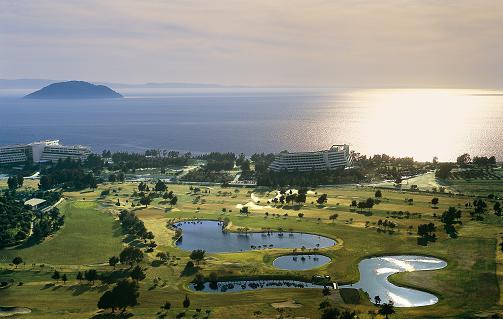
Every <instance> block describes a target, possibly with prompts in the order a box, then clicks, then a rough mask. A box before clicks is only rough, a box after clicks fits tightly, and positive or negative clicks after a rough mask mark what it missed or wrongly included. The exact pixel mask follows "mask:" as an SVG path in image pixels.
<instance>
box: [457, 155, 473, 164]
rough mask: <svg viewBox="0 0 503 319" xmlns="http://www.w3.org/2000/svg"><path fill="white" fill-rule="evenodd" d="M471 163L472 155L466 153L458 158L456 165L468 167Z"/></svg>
mask: <svg viewBox="0 0 503 319" xmlns="http://www.w3.org/2000/svg"><path fill="white" fill-rule="evenodd" d="M470 162H471V157H470V154H468V153H465V154H462V155H459V156H458V157H457V158H456V163H457V164H458V165H466V164H468V163H470Z"/></svg>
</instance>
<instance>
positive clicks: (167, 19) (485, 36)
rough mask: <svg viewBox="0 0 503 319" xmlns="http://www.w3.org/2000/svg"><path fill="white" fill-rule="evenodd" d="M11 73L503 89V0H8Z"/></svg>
mask: <svg viewBox="0 0 503 319" xmlns="http://www.w3.org/2000/svg"><path fill="white" fill-rule="evenodd" d="M0 78H7V79H14V78H45V79H68V80H69V79H78V80H88V81H100V82H121V83H144V82H196V83H218V84H226V85H252V86H335V87H390V86H391V87H449V88H452V87H460V88H503V1H501V0H438V1H434V0H422V1H419V0H416V1H414V0H408V1H407V0H379V1H376V0H353V1H346V0H302V1H301V0H252V1H250V0H245V1H240V0H211V1H207V0H202V1H194V0H184V1H181V0H164V1H156V0H151V1H132V0H79V1H72V0H66V1H63V0H60V1H56V0H36V1H25V0H0Z"/></svg>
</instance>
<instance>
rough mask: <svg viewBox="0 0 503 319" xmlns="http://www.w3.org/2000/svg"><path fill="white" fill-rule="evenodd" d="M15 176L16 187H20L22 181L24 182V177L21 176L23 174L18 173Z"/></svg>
mask: <svg viewBox="0 0 503 319" xmlns="http://www.w3.org/2000/svg"><path fill="white" fill-rule="evenodd" d="M16 178H17V187H22V186H23V182H24V177H23V175H21V174H18V175H17V176H16Z"/></svg>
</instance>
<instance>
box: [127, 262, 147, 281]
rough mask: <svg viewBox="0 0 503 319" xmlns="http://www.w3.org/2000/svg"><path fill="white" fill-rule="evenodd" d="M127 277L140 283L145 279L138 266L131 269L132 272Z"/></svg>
mask: <svg viewBox="0 0 503 319" xmlns="http://www.w3.org/2000/svg"><path fill="white" fill-rule="evenodd" d="M129 275H130V276H131V278H132V279H133V280H135V281H136V282H138V281H142V280H143V279H145V277H146V276H145V271H144V270H143V269H142V268H141V267H140V266H138V265H136V267H134V268H133V270H132V271H131V273H130V274H129Z"/></svg>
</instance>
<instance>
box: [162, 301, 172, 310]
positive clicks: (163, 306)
mask: <svg viewBox="0 0 503 319" xmlns="http://www.w3.org/2000/svg"><path fill="white" fill-rule="evenodd" d="M161 308H162V309H164V310H169V309H171V302H168V301H166V302H165V303H164V305H162V306H161Z"/></svg>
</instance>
